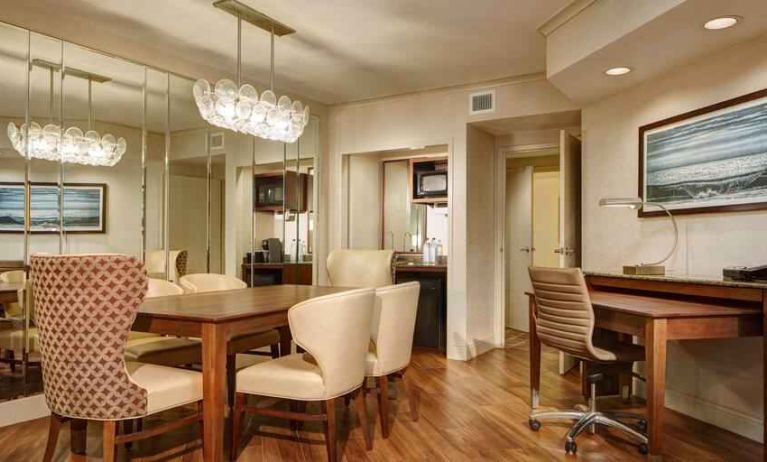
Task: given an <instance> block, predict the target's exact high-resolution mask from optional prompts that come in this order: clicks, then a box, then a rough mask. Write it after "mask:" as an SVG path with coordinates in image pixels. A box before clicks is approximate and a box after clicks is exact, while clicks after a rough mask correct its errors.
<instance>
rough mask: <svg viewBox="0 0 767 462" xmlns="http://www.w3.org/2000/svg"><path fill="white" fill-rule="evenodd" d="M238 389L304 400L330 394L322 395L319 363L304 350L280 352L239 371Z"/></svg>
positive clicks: (323, 387) (323, 388)
mask: <svg viewBox="0 0 767 462" xmlns="http://www.w3.org/2000/svg"><path fill="white" fill-rule="evenodd" d="M237 391H238V392H239V393H248V394H251V395H258V396H271V397H275V398H285V399H296V400H304V401H313V400H323V399H328V398H332V397H328V396H325V384H324V383H323V380H322V373H321V371H320V367H319V366H318V365H317V364H316V363H315V362H314V360H313V359H312V358H311V357H310V356H309V355H305V354H303V353H297V354H292V355H288V356H282V357H280V358H278V359H273V360H271V361H266V362H263V363H260V364H256V365H254V366H250V367H246V368H245V369H243V370H241V371H239V372H238V373H237Z"/></svg>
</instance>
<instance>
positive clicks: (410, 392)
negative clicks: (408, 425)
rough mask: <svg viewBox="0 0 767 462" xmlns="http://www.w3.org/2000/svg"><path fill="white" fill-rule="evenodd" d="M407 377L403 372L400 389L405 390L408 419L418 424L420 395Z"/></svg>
mask: <svg viewBox="0 0 767 462" xmlns="http://www.w3.org/2000/svg"><path fill="white" fill-rule="evenodd" d="M409 377H410V376H408V375H406V374H405V371H402V387H403V388H404V389H405V394H406V395H407V401H408V403H409V404H410V418H411V419H412V420H413V422H418V400H419V399H420V393H419V390H418V389H417V387H416V386H415V384H413V382H412V379H410V378H409Z"/></svg>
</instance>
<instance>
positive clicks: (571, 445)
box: [565, 441, 578, 455]
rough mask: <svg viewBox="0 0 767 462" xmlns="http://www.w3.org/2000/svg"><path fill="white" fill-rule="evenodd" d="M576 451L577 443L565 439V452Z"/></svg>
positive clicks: (573, 452) (572, 452) (571, 452)
mask: <svg viewBox="0 0 767 462" xmlns="http://www.w3.org/2000/svg"><path fill="white" fill-rule="evenodd" d="M576 452H578V445H577V444H575V441H565V454H573V455H575V453H576Z"/></svg>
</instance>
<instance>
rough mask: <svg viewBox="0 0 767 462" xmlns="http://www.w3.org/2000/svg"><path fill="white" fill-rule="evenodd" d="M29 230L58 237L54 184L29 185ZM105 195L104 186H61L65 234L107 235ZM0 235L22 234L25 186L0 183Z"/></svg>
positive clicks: (56, 197)
mask: <svg viewBox="0 0 767 462" xmlns="http://www.w3.org/2000/svg"><path fill="white" fill-rule="evenodd" d="M30 188H31V193H32V194H31V201H30V215H31V224H30V230H31V231H32V232H33V233H58V232H59V225H60V221H61V220H60V216H59V187H58V185H57V184H56V183H32V184H31V185H30ZM106 194H107V186H106V184H103V183H65V184H64V204H63V209H64V231H65V232H67V233H104V232H106ZM0 232H2V233H23V232H24V184H23V183H0Z"/></svg>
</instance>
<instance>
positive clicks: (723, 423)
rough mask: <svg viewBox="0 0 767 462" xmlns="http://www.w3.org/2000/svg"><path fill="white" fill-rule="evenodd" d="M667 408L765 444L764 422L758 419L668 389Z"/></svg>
mask: <svg viewBox="0 0 767 462" xmlns="http://www.w3.org/2000/svg"><path fill="white" fill-rule="evenodd" d="M666 407H667V408H669V409H673V410H675V411H677V412H679V413H681V414H684V415H688V416H690V417H692V418H695V419H698V420H701V421H703V422H706V423H710V424H711V425H714V426H717V427H720V428H723V429H725V430H728V431H731V432H733V433H737V434H738V435H741V436H744V437H746V438H748V439H750V440H754V441H757V442H759V443H763V442H764V441H763V440H764V427H763V421H762V420H761V419H759V418H758V417H754V416H750V415H747V414H744V413H742V412H740V411H736V410H734V409H731V408H728V407H725V406H720V405H719V404H717V403H714V402H711V401H706V400H702V399H700V398H698V397H697V396H691V395H688V394H685V393H680V392H678V391H674V390H669V389H666Z"/></svg>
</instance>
